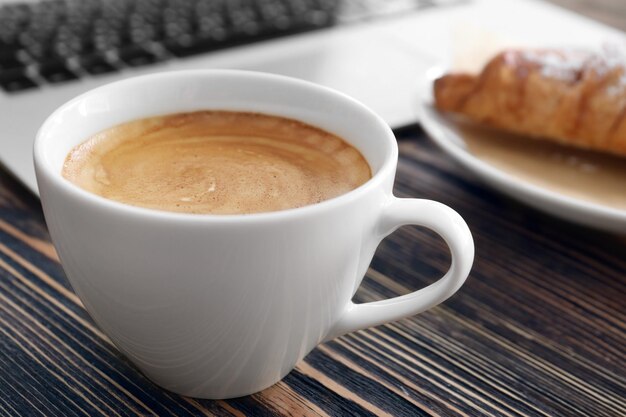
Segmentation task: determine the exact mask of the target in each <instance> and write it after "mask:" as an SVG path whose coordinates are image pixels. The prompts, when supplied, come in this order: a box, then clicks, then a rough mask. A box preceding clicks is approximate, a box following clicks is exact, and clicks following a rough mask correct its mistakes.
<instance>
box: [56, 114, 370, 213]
mask: <svg viewBox="0 0 626 417" xmlns="http://www.w3.org/2000/svg"><path fill="white" fill-rule="evenodd" d="M62 174H63V176H64V177H65V178H66V179H68V180H69V181H71V182H73V183H74V184H76V185H77V186H79V187H81V188H83V189H84V190H87V191H90V192H92V193H94V194H98V195H100V196H102V197H105V198H108V199H111V200H115V201H119V202H122V203H126V204H130V205H135V206H140V207H146V208H151V209H156V210H165V211H174V212H185V213H197V214H244V213H258V212H268V211H277V210H284V209H289V208H295V207H301V206H305V205H308V204H314V203H318V202H320V201H324V200H327V199H330V198H333V197H336V196H339V195H341V194H344V193H346V192H348V191H350V190H353V189H354V188H356V187H358V186H359V185H361V184H363V183H364V182H366V181H367V180H368V179H369V178H370V177H371V171H370V167H369V165H368V164H367V162H366V161H365V159H364V158H363V156H362V155H361V154H360V152H359V151H358V150H356V149H355V148H354V147H353V146H351V145H349V144H348V143H347V142H346V141H344V140H343V139H341V138H339V137H337V136H335V135H333V134H331V133H329V132H326V131H323V130H321V129H319V128H316V127H313V126H310V125H307V124H304V123H302V122H299V121H296V120H291V119H286V118H282V117H276V116H269V115H264V114H257V113H242V112H226V111H198V112H192V113H179V114H171V115H166V116H158V117H152V118H147V119H141V120H135V121H132V122H129V123H125V124H122V125H119V126H115V127H112V128H110V129H108V130H105V131H103V132H100V133H98V134H96V135H94V136H93V137H91V138H89V139H87V140H86V141H85V142H84V143H82V144H80V145H78V146H76V147H75V148H74V149H72V151H71V152H70V153H69V154H68V156H67V158H66V160H65V164H64V166H63V171H62Z"/></svg>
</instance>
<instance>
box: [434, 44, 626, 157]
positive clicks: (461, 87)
mask: <svg viewBox="0 0 626 417" xmlns="http://www.w3.org/2000/svg"><path fill="white" fill-rule="evenodd" d="M434 96H435V106H436V107H437V108H438V109H439V110H441V111H449V112H454V113H459V114H462V115H464V116H466V117H467V118H469V119H471V120H473V121H476V122H480V123H483V124H486V125H490V126H492V127H496V128H500V129H504V130H508V131H511V132H515V133H520V134H523V135H528V136H530V137H535V138H541V139H547V140H552V141H556V142H560V143H562V144H566V145H572V146H576V147H580V148H586V149H593V150H598V151H603V152H609V153H613V154H618V155H623V156H626V59H624V55H621V54H620V53H619V51H618V52H613V51H610V50H607V51H605V52H604V53H601V54H591V53H585V52H576V51H559V50H507V51H504V52H501V53H500V54H498V55H496V56H495V57H494V58H492V59H491V60H490V61H489V62H488V63H487V65H486V66H485V67H484V69H483V70H482V72H481V73H480V74H478V75H472V74H464V73H458V74H454V73H453V74H448V75H445V76H443V77H441V78H439V79H437V80H436V81H435V84H434Z"/></svg>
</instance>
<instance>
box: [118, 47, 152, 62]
mask: <svg viewBox="0 0 626 417" xmlns="http://www.w3.org/2000/svg"><path fill="white" fill-rule="evenodd" d="M118 54H119V57H120V60H121V61H122V62H124V63H125V64H127V65H129V66H131V67H139V66H142V65H148V64H152V63H154V62H157V61H158V60H159V58H158V57H157V56H156V55H154V54H153V53H152V52H149V51H147V50H146V49H144V48H142V47H140V46H128V47H126V48H122V49H120V50H119V51H118Z"/></svg>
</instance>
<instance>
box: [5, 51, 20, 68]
mask: <svg viewBox="0 0 626 417" xmlns="http://www.w3.org/2000/svg"><path fill="white" fill-rule="evenodd" d="M23 66H24V64H22V62H21V61H20V60H19V58H18V51H17V50H12V49H0V68H4V69H8V68H18V67H23Z"/></svg>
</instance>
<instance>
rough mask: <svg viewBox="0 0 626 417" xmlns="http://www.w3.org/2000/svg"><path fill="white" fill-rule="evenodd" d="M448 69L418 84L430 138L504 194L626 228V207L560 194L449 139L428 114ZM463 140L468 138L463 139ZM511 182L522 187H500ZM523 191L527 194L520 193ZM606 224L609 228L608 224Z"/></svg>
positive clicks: (419, 113)
mask: <svg viewBox="0 0 626 417" xmlns="http://www.w3.org/2000/svg"><path fill="white" fill-rule="evenodd" d="M444 73H445V67H442V66H437V67H433V68H431V69H430V70H429V71H427V73H426V77H424V78H423V79H422V80H421V82H420V83H419V84H418V94H417V105H416V110H417V118H418V121H419V123H420V125H421V126H422V127H423V129H424V131H425V133H426V135H427V136H428V137H429V138H430V140H432V141H433V142H435V144H437V145H438V146H439V147H440V148H441V149H442V150H444V151H445V152H446V153H448V154H449V155H450V156H451V157H452V158H453V159H455V160H456V161H457V162H459V163H460V164H461V165H463V166H464V167H465V168H466V169H468V170H470V171H472V172H474V173H475V174H476V175H477V176H479V177H480V178H481V179H482V180H484V181H486V182H487V183H489V182H492V181H495V182H497V183H498V187H494V186H493V185H491V184H488V185H489V186H491V187H493V188H495V189H496V190H497V191H498V192H502V193H503V194H506V195H509V196H511V197H513V198H515V199H517V200H521V201H523V202H524V203H525V204H528V205H531V206H533V207H535V208H537V209H539V210H542V211H544V212H545V211H548V212H550V213H552V214H553V215H557V216H559V217H561V218H567V219H569V220H570V221H576V222H577V223H579V224H587V225H594V226H595V227H599V226H600V225H599V224H598V223H597V222H585V221H582V220H574V218H573V217H572V216H562V215H558V214H557V213H555V212H554V211H550V210H549V209H545V208H544V207H541V206H540V205H538V204H533V203H532V202H529V201H528V200H527V198H526V197H528V198H532V199H535V200H541V201H542V202H546V203H549V204H551V205H553V206H561V208H564V209H567V210H570V211H575V212H577V214H579V215H588V216H592V217H594V218H597V220H598V221H599V222H600V223H603V224H606V225H607V226H608V222H616V223H617V224H616V223H614V224H612V226H613V227H618V228H626V210H620V209H617V208H613V207H608V206H605V205H602V204H598V203H593V202H589V201H586V200H581V199H579V198H576V197H571V196H568V195H564V194H560V193H558V192H556V191H553V190H550V189H547V188H545V187H542V186H539V185H535V184H533V183H531V182H528V181H524V180H522V179H519V178H518V177H516V176H514V175H512V174H510V173H508V172H506V171H504V170H502V169H499V168H497V167H495V166H493V165H491V164H489V163H487V162H485V161H483V160H482V159H480V158H478V157H476V156H474V155H473V154H472V153H471V152H469V151H468V150H467V149H464V148H463V147H462V146H459V145H457V144H455V143H454V141H452V140H449V139H448V138H447V136H448V133H446V132H444V131H443V130H442V129H441V127H440V126H439V125H440V122H438V121H437V120H434V118H433V117H432V116H429V115H428V111H435V112H436V111H437V110H436V109H435V108H434V106H433V95H432V85H433V83H434V80H435V79H436V78H437V77H438V76H440V75H442V74H444ZM457 136H459V139H461V140H463V138H462V137H461V136H460V135H457ZM463 143H465V142H464V141H463ZM510 186H513V188H515V189H516V190H518V191H513V190H511V192H507V191H504V190H502V189H500V187H510ZM520 193H522V194H523V195H522V196H520V195H519V194H520ZM590 220H591V219H590ZM620 226H621V227H620ZM603 228H604V229H606V227H603Z"/></svg>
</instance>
